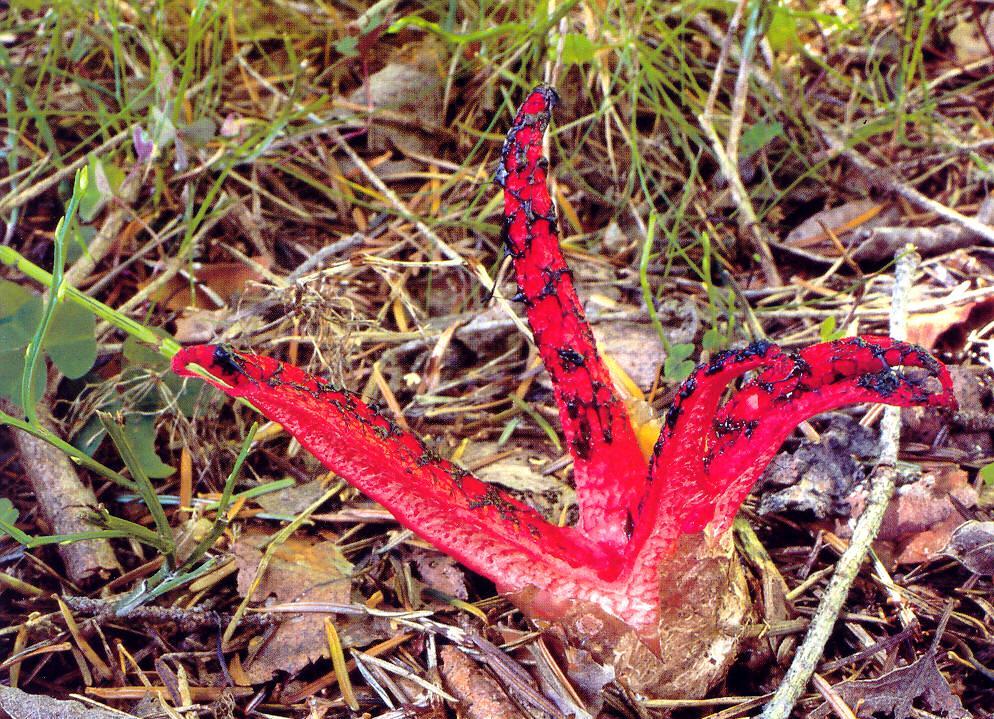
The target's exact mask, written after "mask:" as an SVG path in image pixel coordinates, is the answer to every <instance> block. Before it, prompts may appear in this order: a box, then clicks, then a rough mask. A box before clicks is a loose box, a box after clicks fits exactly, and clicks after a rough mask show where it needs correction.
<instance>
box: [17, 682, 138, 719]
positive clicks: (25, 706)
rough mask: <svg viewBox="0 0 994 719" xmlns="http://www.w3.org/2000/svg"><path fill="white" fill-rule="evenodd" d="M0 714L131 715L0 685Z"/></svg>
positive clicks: (77, 718)
mask: <svg viewBox="0 0 994 719" xmlns="http://www.w3.org/2000/svg"><path fill="white" fill-rule="evenodd" d="M0 712H3V713H6V715H8V716H9V717H10V719H40V718H41V717H57V718H58V719H127V717H131V716H133V715H131V714H125V713H124V712H121V711H116V710H115V711H111V710H110V709H102V708H100V707H94V706H87V705H86V704H83V703H82V702H78V701H74V700H63V699H53V698H52V697H47V696H42V695H39V694H28V693H27V692H23V691H21V690H20V689H14V688H12V687H5V686H3V685H0Z"/></svg>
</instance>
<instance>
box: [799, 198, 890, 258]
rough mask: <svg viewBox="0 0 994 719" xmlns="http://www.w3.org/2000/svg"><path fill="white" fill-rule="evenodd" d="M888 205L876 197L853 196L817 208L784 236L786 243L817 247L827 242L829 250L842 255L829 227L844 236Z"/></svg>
mask: <svg viewBox="0 0 994 719" xmlns="http://www.w3.org/2000/svg"><path fill="white" fill-rule="evenodd" d="M883 209H884V206H883V205H881V204H880V203H878V202H874V201H873V200H853V201H852V202H845V203H843V204H841V205H838V206H837V207H832V208H829V209H827V210H822V211H821V212H816V213H815V214H813V215H812V216H811V217H809V218H808V219H806V220H805V221H804V222H802V223H801V224H800V225H798V226H797V227H795V228H794V229H793V230H791V231H790V233H789V234H788V235H787V239H785V240H784V244H785V245H789V246H790V247H797V248H806V247H813V246H814V245H819V244H822V243H825V244H826V248H825V249H826V252H827V254H829V255H831V256H838V251H837V250H836V249H835V247H834V246H831V248H830V249H829V246H830V245H831V237H830V236H829V235H828V234H827V233H826V232H825V230H826V229H827V230H829V231H830V232H831V233H833V234H834V235H835V236H836V237H838V238H839V239H844V235H845V233H847V232H850V231H852V230H855V229H856V228H857V227H861V226H863V225H865V224H866V223H868V222H869V221H870V220H872V219H873V218H875V217H876V216H877V215H879V214H880V212H881V211H882V210H883Z"/></svg>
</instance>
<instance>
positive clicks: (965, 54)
mask: <svg viewBox="0 0 994 719" xmlns="http://www.w3.org/2000/svg"><path fill="white" fill-rule="evenodd" d="M980 25H982V26H983V30H984V33H985V34H986V35H987V38H988V40H989V41H991V42H994V12H991V11H990V10H988V11H987V12H985V13H984V14H983V15H982V16H981V21H980ZM988 40H985V39H984V37H983V35H981V34H980V27H978V23H977V22H976V21H975V20H974V19H973V18H972V17H964V18H961V19H960V20H959V22H957V23H956V25H955V27H953V29H952V30H950V31H949V42H950V43H951V44H952V46H953V50H955V52H956V62H957V63H959V64H961V65H966V64H967V63H971V62H974V61H975V60H982V59H984V58H985V57H987V56H988V55H989V54H990V52H991V50H990V46H989V45H988Z"/></svg>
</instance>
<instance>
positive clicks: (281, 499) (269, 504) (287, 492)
mask: <svg viewBox="0 0 994 719" xmlns="http://www.w3.org/2000/svg"><path fill="white" fill-rule="evenodd" d="M326 489H327V487H326V485H325V483H324V482H323V481H322V480H321V479H320V478H318V479H313V480H311V481H310V482H303V483H301V484H295V485H293V486H292V487H287V488H286V489H281V490H279V491H278V492H271V493H270V494H263V495H261V496H259V497H256V499H255V502H256V504H258V505H259V506H260V507H262V508H263V510H265V511H266V512H267V513H269V514H275V515H278V516H282V517H293V516H295V515H297V514H300V513H301V512H303V511H304V510H305V509H307V508H308V507H309V506H311V505H312V504H314V502H316V501H317V500H318V499H319V498H320V497H321V495H322V494H324V492H325V490H326Z"/></svg>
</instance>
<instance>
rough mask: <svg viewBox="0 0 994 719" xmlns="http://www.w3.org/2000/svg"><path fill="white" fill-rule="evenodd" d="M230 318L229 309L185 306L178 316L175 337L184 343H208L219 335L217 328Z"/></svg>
mask: <svg viewBox="0 0 994 719" xmlns="http://www.w3.org/2000/svg"><path fill="white" fill-rule="evenodd" d="M230 318H231V311H230V310H228V309H218V310H205V309H200V308H197V307H185V308H183V310H182V311H181V314H180V316H179V317H177V318H176V331H175V332H174V333H173V337H175V339H176V341H177V342H182V343H183V344H207V343H209V342H210V341H211V340H213V339H214V338H215V337H217V328H218V327H220V326H221V324H222V323H223V322H224V321H225V320H227V319H230Z"/></svg>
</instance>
